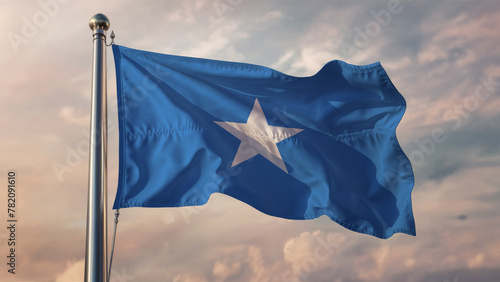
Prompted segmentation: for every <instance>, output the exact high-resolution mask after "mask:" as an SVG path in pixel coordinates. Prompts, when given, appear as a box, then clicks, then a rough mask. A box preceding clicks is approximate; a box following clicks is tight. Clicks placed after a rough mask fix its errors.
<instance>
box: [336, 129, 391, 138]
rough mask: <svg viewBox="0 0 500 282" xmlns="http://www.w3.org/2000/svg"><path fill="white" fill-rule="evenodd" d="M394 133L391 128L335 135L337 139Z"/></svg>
mask: <svg viewBox="0 0 500 282" xmlns="http://www.w3.org/2000/svg"><path fill="white" fill-rule="evenodd" d="M387 133H389V134H392V130H391V129H365V130H363V131H359V132H352V133H342V134H339V135H335V136H334V138H335V139H338V140H339V139H353V138H361V137H364V136H365V135H367V134H387Z"/></svg>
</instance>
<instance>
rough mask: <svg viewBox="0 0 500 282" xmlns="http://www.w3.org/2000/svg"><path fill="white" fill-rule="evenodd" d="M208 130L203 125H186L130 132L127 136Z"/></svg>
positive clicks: (136, 136) (135, 136) (137, 136)
mask: <svg viewBox="0 0 500 282" xmlns="http://www.w3.org/2000/svg"><path fill="white" fill-rule="evenodd" d="M202 130H206V128H205V127H202V126H196V125H193V126H189V127H188V126H186V127H179V128H175V129H163V130H158V131H148V132H135V133H132V132H128V133H127V137H130V138H139V137H146V136H160V135H168V134H172V133H176V132H195V131H202Z"/></svg>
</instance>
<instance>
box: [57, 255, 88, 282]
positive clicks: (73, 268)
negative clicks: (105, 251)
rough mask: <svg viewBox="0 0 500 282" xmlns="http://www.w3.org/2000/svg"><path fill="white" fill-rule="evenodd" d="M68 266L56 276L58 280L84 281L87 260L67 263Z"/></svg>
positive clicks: (62, 281)
mask: <svg viewBox="0 0 500 282" xmlns="http://www.w3.org/2000/svg"><path fill="white" fill-rule="evenodd" d="M67 266H68V267H67V268H66V270H64V272H63V273H61V274H60V275H58V276H57V277H56V282H71V281H82V280H83V275H84V272H85V261H84V260H79V261H76V262H72V263H69V262H68V263H67Z"/></svg>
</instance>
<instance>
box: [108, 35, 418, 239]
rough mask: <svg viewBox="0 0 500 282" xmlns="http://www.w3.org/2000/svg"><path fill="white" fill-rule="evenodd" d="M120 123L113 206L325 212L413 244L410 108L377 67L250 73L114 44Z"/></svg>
mask: <svg viewBox="0 0 500 282" xmlns="http://www.w3.org/2000/svg"><path fill="white" fill-rule="evenodd" d="M113 53H114V58H115V65H116V76H117V86H118V109H119V124H120V137H119V139H120V156H119V161H120V164H119V183H118V191H117V195H116V199H115V203H114V208H115V209H118V208H127V207H180V206H193V205H203V204H205V203H206V202H207V201H208V199H209V197H210V195H211V194H212V193H214V192H218V193H223V194H226V195H229V196H231V197H234V198H236V199H239V200H241V201H243V202H245V203H247V204H249V205H251V206H252V207H254V208H256V209H258V210H259V211H262V212H263V213H266V214H268V215H272V216H277V217H282V218H287V219H313V218H317V217H319V216H321V215H326V216H328V217H330V218H331V219H332V220H334V221H336V222H337V223H339V224H340V225H342V226H344V227H346V228H348V229H351V230H353V231H356V232H360V233H365V234H370V235H373V236H376V237H379V238H389V237H391V236H392V234H394V233H406V234H410V235H415V224H414V220H413V213H412V208H411V191H412V188H413V184H414V179H413V172H412V168H411V164H410V162H409V160H408V158H407V157H406V156H405V154H404V152H403V151H402V149H401V147H400V146H399V144H398V141H397V139H396V126H397V125H398V123H399V121H400V119H401V118H402V116H403V113H404V111H405V107H406V103H405V100H404V99H403V97H402V96H401V95H400V94H399V92H398V91H397V90H396V88H395V87H394V86H393V84H392V83H391V81H390V80H389V77H388V76H387V74H386V72H385V71H384V69H383V68H382V66H381V65H380V63H375V64H371V65H367V66H354V65H350V64H347V63H345V62H342V61H331V62H329V63H328V64H326V65H325V66H324V67H323V68H322V69H321V70H320V71H319V72H318V73H317V74H315V75H313V76H310V77H294V76H289V75H286V74H283V73H281V72H278V71H275V70H273V69H270V68H267V67H262V66H256V65H251V64H243V63H233V62H224V61H215V60H206V59H198V58H188V57H180V56H172V55H165V54H157V53H151V52H146V51H140V50H134V49H130V48H126V47H123V46H117V45H113Z"/></svg>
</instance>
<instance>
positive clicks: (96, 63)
mask: <svg viewBox="0 0 500 282" xmlns="http://www.w3.org/2000/svg"><path fill="white" fill-rule="evenodd" d="M89 26H90V28H91V29H92V30H93V32H94V33H93V38H94V53H93V66H92V102H91V103H92V105H91V121H90V136H91V137H90V157H89V190H88V191H89V194H88V203H87V204H88V205H87V241H86V250H85V281H86V282H90V281H102V282H105V281H107V268H108V267H107V262H108V255H107V227H108V226H107V194H108V191H107V188H108V187H107V154H108V152H107V131H106V129H107V105H106V100H107V92H106V88H107V87H106V86H107V85H106V30H107V29H108V28H109V20H108V19H107V18H106V16H104V15H102V14H97V15H95V16H94V17H92V18H91V20H90V22H89Z"/></svg>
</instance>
